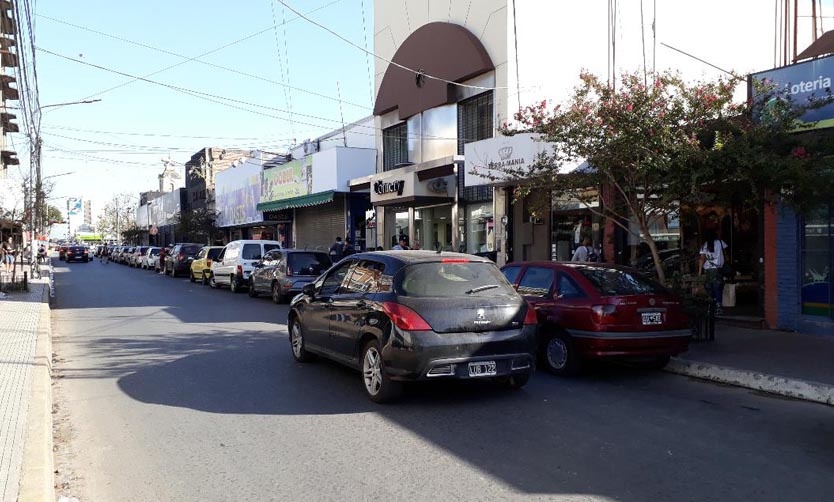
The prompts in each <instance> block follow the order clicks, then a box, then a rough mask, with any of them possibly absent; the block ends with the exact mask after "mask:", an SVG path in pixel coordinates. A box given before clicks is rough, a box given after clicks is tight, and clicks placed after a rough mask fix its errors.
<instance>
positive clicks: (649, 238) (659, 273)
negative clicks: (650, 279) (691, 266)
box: [640, 219, 666, 286]
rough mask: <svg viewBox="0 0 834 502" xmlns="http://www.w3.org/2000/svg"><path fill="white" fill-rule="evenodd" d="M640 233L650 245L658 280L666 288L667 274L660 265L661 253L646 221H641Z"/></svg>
mask: <svg viewBox="0 0 834 502" xmlns="http://www.w3.org/2000/svg"><path fill="white" fill-rule="evenodd" d="M640 232H641V233H642V234H643V240H644V241H646V244H648V245H649V250H651V252H652V260H653V261H654V269H655V272H657V279H658V281H660V284H663V285H664V286H666V272H665V271H664V270H663V265H662V264H661V263H660V253H659V252H658V251H657V244H656V243H655V242H654V239H653V238H652V234H650V233H649V227H648V225H646V222H645V220H642V219H641V220H640Z"/></svg>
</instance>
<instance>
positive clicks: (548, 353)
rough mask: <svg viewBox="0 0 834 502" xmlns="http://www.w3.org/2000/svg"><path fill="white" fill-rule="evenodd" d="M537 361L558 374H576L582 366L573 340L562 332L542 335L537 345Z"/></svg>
mask: <svg viewBox="0 0 834 502" xmlns="http://www.w3.org/2000/svg"><path fill="white" fill-rule="evenodd" d="M539 362H540V363H541V365H542V366H544V368H545V369H546V370H547V371H549V372H550V373H553V374H554V375H559V376H572V375H576V374H577V373H579V371H580V370H581V368H582V360H581V359H580V357H579V354H577V353H576V350H575V349H574V347H573V341H572V340H571V338H570V336H569V335H568V334H567V333H564V332H558V333H554V334H550V335H548V336H545V337H544V339H543V340H542V343H541V346H540V347H539Z"/></svg>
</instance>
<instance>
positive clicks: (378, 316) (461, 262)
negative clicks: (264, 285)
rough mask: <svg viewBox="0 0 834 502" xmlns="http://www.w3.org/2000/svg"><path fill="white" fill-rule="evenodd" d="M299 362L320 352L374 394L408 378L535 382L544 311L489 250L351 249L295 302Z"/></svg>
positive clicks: (390, 394) (291, 323)
mask: <svg viewBox="0 0 834 502" xmlns="http://www.w3.org/2000/svg"><path fill="white" fill-rule="evenodd" d="M287 326H288V328H289V335H290V336H289V338H290V342H291V345H292V353H293V357H295V359H296V360H298V361H301V362H305V361H309V360H310V359H311V358H312V357H313V356H314V355H320V356H324V357H327V358H329V359H333V360H335V361H338V362H340V363H343V364H346V365H348V366H351V367H353V368H356V369H359V370H361V371H362V380H363V382H364V384H365V391H366V392H367V394H368V396H369V397H370V398H371V400H373V401H376V402H384V401H387V400H390V399H392V398H394V397H396V395H397V394H398V393H399V391H400V385H401V382H402V381H408V380H429V379H435V378H463V379H468V378H472V379H476V378H494V379H495V380H497V381H498V382H500V383H502V384H504V385H508V386H510V387H512V388H519V387H521V386H523V385H524V384H526V383H527V380H528V378H529V377H530V373H531V372H532V371H533V364H534V363H533V361H534V354H535V350H536V314H535V311H534V310H533V309H532V308H530V307H528V306H527V303H526V302H525V301H524V299H523V298H522V297H521V295H519V294H518V293H517V292H516V291H515V290H514V289H513V287H512V285H511V284H510V283H509V282H507V280H506V279H505V278H504V276H503V275H502V274H501V271H500V270H498V267H496V266H495V264H494V263H493V262H491V261H489V260H488V259H486V258H480V257H477V256H473V255H465V254H459V253H442V254H438V253H435V252H433V251H383V252H374V253H361V254H355V255H351V256H349V257H347V258H344V259H343V260H342V261H340V262H339V263H337V264H336V265H335V266H334V267H333V268H331V269H330V270H328V271H327V272H326V273H325V274H323V275H322V276H321V277H319V278H318V279H316V281H315V282H314V283H311V284H308V285H307V286H305V287H304V288H303V294H301V295H298V296H296V297H295V298H294V299H293V300H292V302H291V304H290V311H289V316H288V323H287Z"/></svg>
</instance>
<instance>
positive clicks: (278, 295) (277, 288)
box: [272, 281, 284, 305]
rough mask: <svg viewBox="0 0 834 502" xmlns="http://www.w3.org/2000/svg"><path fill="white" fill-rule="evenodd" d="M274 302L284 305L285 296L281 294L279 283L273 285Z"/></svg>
mask: <svg viewBox="0 0 834 502" xmlns="http://www.w3.org/2000/svg"><path fill="white" fill-rule="evenodd" d="M272 301H273V302H275V303H277V304H279V305H280V304H282V303H284V295H282V294H281V286H279V285H278V282H277V281H276V282H273V283H272Z"/></svg>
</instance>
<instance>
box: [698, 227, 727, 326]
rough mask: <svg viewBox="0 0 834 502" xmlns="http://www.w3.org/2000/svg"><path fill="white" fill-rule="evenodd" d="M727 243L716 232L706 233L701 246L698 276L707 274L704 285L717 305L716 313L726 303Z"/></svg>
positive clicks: (709, 231)
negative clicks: (725, 270) (724, 271)
mask: <svg viewBox="0 0 834 502" xmlns="http://www.w3.org/2000/svg"><path fill="white" fill-rule="evenodd" d="M728 247H729V246H728V245H727V243H726V242H724V241H722V240H721V239H718V238H717V236H716V234H715V231H714V230H711V229H710V230H706V231H705V232H704V244H703V245H702V246H701V257H700V260H699V262H698V276H701V274H706V281H705V283H704V285H705V286H706V288H707V291H708V292H709V293H710V296H712V299H713V301H714V302H715V304H716V310H715V312H716V313H717V314H720V313H721V304H722V303H723V301H724V274H723V272H722V269H723V268H724V264H725V263H727V248H728Z"/></svg>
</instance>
